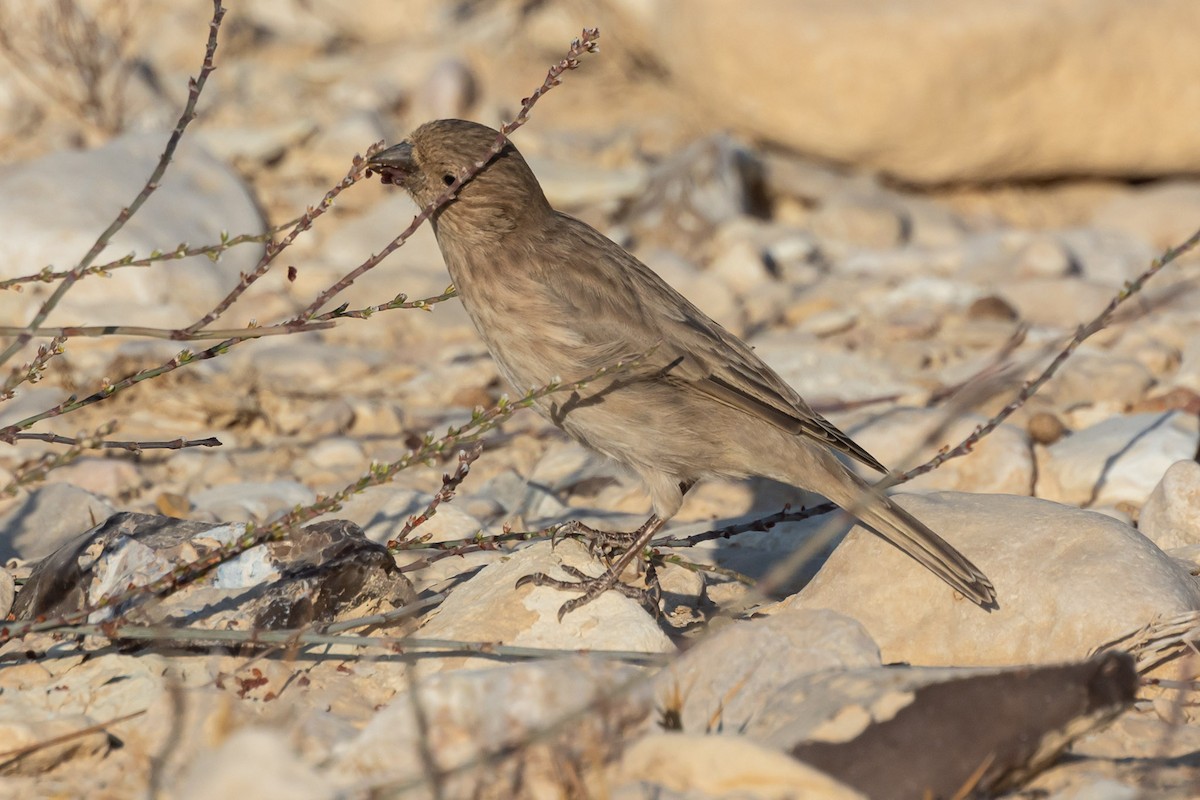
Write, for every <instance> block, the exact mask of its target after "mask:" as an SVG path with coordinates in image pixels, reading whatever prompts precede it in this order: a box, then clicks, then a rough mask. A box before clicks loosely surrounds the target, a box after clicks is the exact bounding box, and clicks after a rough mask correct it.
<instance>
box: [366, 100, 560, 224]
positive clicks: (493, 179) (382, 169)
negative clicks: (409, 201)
mask: <svg viewBox="0 0 1200 800" xmlns="http://www.w3.org/2000/svg"><path fill="white" fill-rule="evenodd" d="M499 135H500V134H499V132H497V131H495V130H493V129H491V128H489V127H487V126H486V125H480V124H479V123H476V122H468V121H466V120H461V119H440V120H435V121H434V122H427V123H425V124H424V125H422V126H421V127H419V128H417V129H416V130H415V131H413V132H412V135H411V136H409V137H408V138H407V139H405V140H404V141H403V142H401V143H400V144H398V145H395V146H393V147H389V148H388V149H387V150H384V151H383V152H381V153H378V154H376V155H375V156H373V157H372V158H371V159H369V160H368V161H367V168H368V174H370V173H371V172H378V173H379V176H380V179H381V180H382V181H383V182H384V183H389V184H395V185H397V186H400V187H403V188H404V189H405V190H406V191H407V192H408V193H409V195H411V196H412V198H413V200H414V201H416V203H417V205H419V206H421V207H425V206H427V205H429V204H430V203H432V202H433V201H434V200H436V199H437V198H438V196H440V195H441V194H442V193H443V192H444V191H445V190H446V189H447V187H449V186H450V185H451V184H452V183H453V182H454V180H455V179H456V178H457V177H459V176H460V175H464V174H465V173H466V172H467V170H468V169H470V167H471V166H472V165H473V164H475V163H476V162H477V161H479V160H480V159H484V158H487V157H488V153H489V149H490V148H491V147H492V145H493V144H494V143H495V141H496V139H497V137H498V136H499ZM549 211H550V205H549V203H548V202H547V201H546V196H545V195H544V194H543V193H542V188H541V186H540V185H538V182H537V178H536V177H534V174H533V171H532V170H530V169H529V165H528V164H526V163H525V159H524V158H522V157H521V154H520V153H518V152H517V149H516V148H515V147H513V145H512V143H511V142H509V143H507V144H505V146H504V148H503V149H502V150H501V151H500V152H499V153H498V154H496V155H494V156H492V157H491V158H490V160H489V161H488V163H487V166H485V167H484V168H483V169H482V170H480V171H479V172H478V173H477V174H476V175H475V176H474V177H473V178H471V179H470V180H469V181H467V182H466V183H465V184H464V185H463V186H462V188H460V189H459V191H458V195H457V197H456V198H455V199H454V200H452V201H451V202H450V203H448V204H447V205H445V206H443V207H442V208H441V209H440V210H439V211H437V212H435V213H434V215H433V220H434V223H435V225H436V226H437V227H438V228H452V229H456V230H457V232H459V233H464V234H465V233H486V232H491V231H494V232H497V233H507V232H510V231H511V230H513V229H514V228H515V227H516V226H517V225H519V224H520V223H521V222H522V221H523V220H526V219H528V218H529V215H531V214H534V215H536V214H542V213H548V212H549Z"/></svg>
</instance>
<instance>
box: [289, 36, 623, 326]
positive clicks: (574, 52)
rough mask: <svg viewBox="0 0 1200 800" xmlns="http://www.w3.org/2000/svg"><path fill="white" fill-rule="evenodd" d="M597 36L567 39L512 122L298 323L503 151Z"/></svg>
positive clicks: (386, 253) (377, 260) (379, 258)
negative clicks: (557, 58) (562, 51)
mask: <svg viewBox="0 0 1200 800" xmlns="http://www.w3.org/2000/svg"><path fill="white" fill-rule="evenodd" d="M599 38H600V30H599V29H598V28H584V29H583V35H582V37H581V38H579V39H575V40H574V41H572V42H571V47H570V49H569V50H568V51H567V55H566V57H564V58H563V59H562V60H561V61H559V62H558V63H557V64H555V65H553V66H552V67H550V69H549V71H547V73H546V79H545V80H544V81H543V82H542V85H541V86H539V87H538V88H537V89H536V90H535V91H534V92H533V94H531V95H530V96H529V97H526V98H524V99H522V100H521V110H520V111H519V112H518V113H517V116H516V117H514V118H513V120H512V122H506V123H504V124H503V125H501V126H500V130H499V132H498V133H497V135H496V140H495V141H494V142H493V143H492V146H491V147H490V148H488V150H487V152H486V153H483V154H481V155H480V157H479V158H477V159H476V160H475V162H474V163H473V164H471V165H470V166H469V167H466V168H465V169H463V170H461V171H460V172H459V174H458V175H457V176H455V178H454V182H453V183H451V184H450V185H449V186H447V187H446V189H445V190H444V191H443V192H442V193H441V194H440V195H438V196H437V197H436V198H435V199H434V200H433V202H431V203H430V204H429V205H427V206H425V207H424V208H422V209H421V211H420V213H418V214H417V215H416V216H415V217H413V219H412V222H410V223H409V225H408V227H407V228H405V229H404V230H403V231H401V233H400V235H399V236H397V237H396V238H395V239H393V240H392V241H391V242H389V243H388V244H387V246H385V247H384V248H383V249H382V250H380V251H379V253H378V254H376V255H373V256H371V257H370V258H368V259H367V260H366V261H364V262H363V263H362V264H360V265H359V266H358V267H356V268H355V269H354V270H352V271H351V272H349V273H348V274H346V275H345V276H344V277H342V278H341V279H340V280H338V281H337V282H336V283H334V284H333V285H332V286H330V287H329V288H328V289H326V290H325V291H323V292H321V293H320V294H319V295H317V298H316V299H315V300H313V301H312V302H311V303H309V305H308V307H307V308H305V309H304V310H303V311H301V312H300V313H299V314H298V315H296V320H298V321H301V322H304V321H307V320H308V319H309V318H310V317H312V316H313V315H314V314H316V313H317V311H318V310H319V309H320V308H321V307H322V306H324V305H325V304H326V303H327V302H329V300H330V299H331V298H333V297H336V296H337V295H338V294H340V293H341V292H342V291H344V290H345V289H346V288H347V287H348V286H350V285H351V284H353V283H354V282H355V281H356V280H358V279H359V278H361V277H362V276H363V275H365V274H366V273H367V272H369V271H370V270H372V269H374V268H375V267H376V266H378V265H379V263H380V262H381V261H383V260H384V259H385V258H387V257H388V256H389V255H391V254H392V252H393V251H395V250H396V249H397V248H399V247H400V246H401V245H403V244H404V243H405V242H406V241H408V238H409V237H410V236H412V235H413V234H414V233H416V231H417V228H419V227H421V224H422V223H423V222H425V220H427V219H429V218H430V217H431V216H433V214H434V213H435V212H436V211H437V210H438V209H440V208H441V207H442V206H444V205H446V204H447V203H449V202H450V201H451V200H453V199H454V198H455V197H456V196H457V195H458V191H459V189H461V188H462V187H463V185H464V184H466V183H467V182H469V181H470V180H471V179H472V178H474V177H475V176H476V175H478V174H479V173H480V172H481V171H482V170H483V168H484V167H486V166H487V165H488V164H489V163H490V162H491V160H492V159H493V158H495V157H496V156H497V155H499V153H500V151H501V150H503V149H504V147H505V145H507V144H508V136H509V134H511V133H512V132H513V131H515V130H517V129H518V128H520V127H521V126H522V125H524V124H525V123H526V122H527V121H528V120H529V112H530V111H531V110H532V109H533V107H534V105H535V104H536V103H537V101H538V100H540V99H541V98H542V95H544V94H545V93H546V92H548V91H550V90H551V89H553V88H554V87H555V86H558V85H559V84H560V83H561V82H562V81H561V78H562V75H563V73H565V72H567V71H568V70H573V69H575V68H576V67H578V66H579V58H580V56H582V55H583V54H584V53H595V52H597V51H598V50H599V44H598V40H599ZM368 174H369V171H368Z"/></svg>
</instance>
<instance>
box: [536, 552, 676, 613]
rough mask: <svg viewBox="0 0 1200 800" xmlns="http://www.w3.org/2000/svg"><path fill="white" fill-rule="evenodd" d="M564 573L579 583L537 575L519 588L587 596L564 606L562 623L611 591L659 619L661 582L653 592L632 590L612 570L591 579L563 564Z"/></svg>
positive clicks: (655, 585)
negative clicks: (540, 587)
mask: <svg viewBox="0 0 1200 800" xmlns="http://www.w3.org/2000/svg"><path fill="white" fill-rule="evenodd" d="M561 569H562V570H563V572H566V573H567V574H568V575H570V576H571V577H572V578H576V579H577V580H562V579H559V578H551V577H550V576H549V575H547V574H546V573H544V572H534V573H531V574H529V575H525V576H523V577H521V578H520V579H519V580H518V581H517V586H516V588H518V589H519V588H521V587H522V586H531V585H532V586H549V587H551V588H554V589H562V590H564V591H568V592H572V591H579V590H582V591H583V593H582V594H581V595H579V597H573V598H571V599H570V600H568V601H567V602H565V603H563V604H562V606H561V607H560V608H559V609H558V621H559V622H562V619H563V617H565V616H566V615H567V614H569V613H571V612H572V611H574V610H575V609H577V608H580V607H582V606H585V605H587V604H588V603H590V602H592V601H593V600H595V599H596V598H597V597H599V596H600V595H602V594H604V593H605V592H607V591H608V590H609V589H612V590H614V591H617V592H620V593H621V594H623V595H625V596H626V597H628V598H630V599H631V600H636V601H638V603H640V604H641V605H642V606H643V607H644V608H645V609H646V610H648V611H649V612H650V613H651V614H653V615H654V616H655V617H657V616H658V603H659V599H660V596H661V593H660V591H659V586H658V581H657V580H655V581H652V582H651V583H650V588H648V589H639V588H637V587H636V586H630V585H628V584H625V583H621V581H620V580H619V576H618V575H616V574H615V573H613V571H612V570H609V571H607V572H605V573H604V574H603V575H600V576H598V577H596V576H592V575H588V574H587V573H586V572H584V571H583V570H580V569H576V568H575V567H572V566H569V565H567V564H563V565H562V566H561Z"/></svg>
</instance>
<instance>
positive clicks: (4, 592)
mask: <svg viewBox="0 0 1200 800" xmlns="http://www.w3.org/2000/svg"><path fill="white" fill-rule="evenodd" d="M16 596H17V584H16V582H15V581H14V580H13V575H12V573H11V572H9V571H8V570H6V569H4V568H3V567H0V619H7V618H8V612H9V611H11V610H12V605H13V598H15V597H16Z"/></svg>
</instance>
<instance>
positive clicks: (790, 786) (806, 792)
mask: <svg viewBox="0 0 1200 800" xmlns="http://www.w3.org/2000/svg"><path fill="white" fill-rule="evenodd" d="M614 780H615V781H616V783H617V792H616V794H615V795H614V796H615V797H617V798H630V800H633V798H651V797H679V798H697V800H699V799H700V798H715V797H738V798H746V800H776V799H777V798H785V797H814V798H816V797H819V798H822V800H860V799H862V798H866V797H867V795H865V794H860V793H859V792H857V791H855V790H854V789H852V788H850V787H849V786H846V785H845V784H842V783H839V782H838V781H837V780H835V779H833V778H831V777H829V776H828V775H825V774H824V773H822V772H821V771H820V770H818V769H816V768H814V767H811V766H809V765H808V764H805V763H803V762H802V761H797V760H796V759H794V758H790V757H788V756H787V755H785V754H784V753H781V752H779V751H778V750H774V749H772V748H769V747H763V746H762V745H759V744H757V743H755V742H752V741H749V740H747V739H745V738H744V737H741V736H732V735H728V736H701V735H698V734H685V733H656V734H651V735H649V736H645V737H643V738H641V739H639V740H637V741H636V742H634V743H633V744H632V745H630V746H629V748H628V749H627V750H626V751H625V752H624V753H623V754H622V755H621V760H620V761H619V762H618V763H617V765H616V768H615V775H614ZM634 786H636V787H638V789H639V790H641V791H635V790H634V789H633V787H634Z"/></svg>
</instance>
